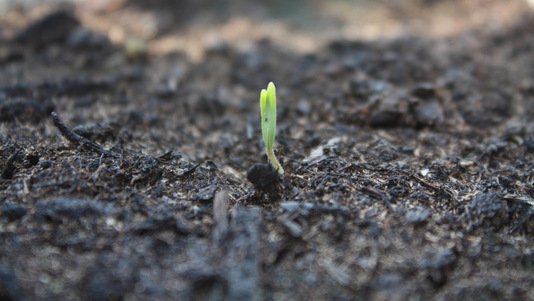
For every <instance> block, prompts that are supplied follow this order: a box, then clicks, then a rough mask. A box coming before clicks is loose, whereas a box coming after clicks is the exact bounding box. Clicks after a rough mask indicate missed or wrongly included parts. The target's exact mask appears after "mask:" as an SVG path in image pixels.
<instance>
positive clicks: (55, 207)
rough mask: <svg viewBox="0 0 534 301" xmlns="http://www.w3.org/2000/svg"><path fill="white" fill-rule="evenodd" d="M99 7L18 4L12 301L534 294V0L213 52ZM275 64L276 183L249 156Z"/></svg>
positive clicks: (4, 197) (3, 113)
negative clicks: (362, 31) (253, 170)
mask: <svg viewBox="0 0 534 301" xmlns="http://www.w3.org/2000/svg"><path fill="white" fill-rule="evenodd" d="M119 2H120V1H119ZM421 2H424V1H421ZM428 2H432V1H428ZM436 2H438V1H436ZM134 3H135V2H134ZM157 3H159V4H160V5H162V7H163V8H165V5H168V3H167V4H166V2H165V1H161V3H160V2H157ZM184 3H188V2H187V1H184ZM511 3H515V2H513V1H511ZM184 5H186V4H184ZM413 5H423V4H420V3H419V4H413ZM424 5H440V4H439V3H438V4H434V3H431V4H424ZM510 5H512V4H510ZM516 6H517V7H522V6H520V5H519V4H516ZM417 7H418V6H417ZM191 9H193V10H194V9H198V8H197V7H196V6H195V7H193V8H191ZM102 10H103V12H100V13H99V14H96V13H95V14H93V15H84V14H83V13H79V12H78V13H77V15H76V16H77V17H72V15H70V14H64V13H56V14H53V15H52V16H50V15H49V17H48V19H47V21H45V22H48V23H44V24H43V23H39V21H37V23H35V22H36V21H35V20H36V19H35V18H33V17H31V16H33V15H32V14H31V11H32V10H22V11H15V12H10V13H9V14H8V13H6V15H5V16H4V17H3V19H2V24H3V25H4V26H3V28H2V30H1V31H0V33H2V34H3V42H2V44H0V83H1V85H0V86H1V87H0V171H1V179H0V239H1V244H0V299H2V300H183V299H191V300H199V299H201V300H202V299H205V300H220V299H221V298H223V297H224V298H226V299H228V300H251V299H257V300H306V299H308V300H359V299H361V300H367V299H369V298H373V299H376V300H405V299H413V300H432V299H435V300H492V299H493V300H504V299H515V300H534V290H533V288H532V285H533V284H534V238H533V233H534V209H533V204H534V121H533V116H534V55H533V53H534V31H533V30H532V29H533V28H534V17H533V16H532V14H531V13H530V12H529V11H528V10H527V7H526V5H525V6H524V7H523V12H522V13H518V14H516V15H515V17H514V18H510V19H509V20H508V21H509V22H508V21H507V22H505V23H506V24H505V25H502V24H501V25H499V26H496V27H492V26H482V27H472V28H468V29H467V30H464V31H463V32H462V33H452V32H449V34H452V35H438V34H437V33H436V35H435V36H432V35H427V36H423V35H419V34H405V31H404V30H402V31H401V34H400V35H397V37H396V38H377V37H375V38H374V39H367V40H366V41H365V42H363V41H356V42H355V41H349V40H346V39H340V40H339V39H338V40H336V41H330V42H327V43H325V45H326V46H324V47H322V48H321V47H319V48H318V49H316V50H313V51H312V52H309V53H307V54H303V53H301V52H299V51H297V50H296V48H298V47H290V46H289V45H283V44H280V43H278V42H276V41H272V40H266V39H264V40H255V38H256V37H253V38H254V39H253V42H251V43H248V44H247V43H245V44H246V47H241V46H242V44H243V43H237V42H236V44H229V43H225V41H224V40H215V41H210V42H209V43H207V44H208V47H207V48H206V49H204V50H205V51H204V52H203V53H202V55H196V56H195V55H193V56H188V55H187V54H186V53H183V52H178V53H169V52H171V51H166V54H165V55H156V54H154V53H160V54H161V51H160V50H161V49H166V50H169V47H163V46H161V45H165V41H167V42H168V40H166V39H160V40H159V42H158V43H159V44H158V45H159V46H154V44H150V45H149V46H150V47H152V48H149V52H148V53H147V52H146V50H145V47H144V46H145V45H144V43H143V42H142V41H141V42H139V41H137V40H135V41H125V40H123V42H124V43H125V44H126V45H127V46H126V47H122V46H119V45H117V44H113V43H111V42H110V40H109V39H108V36H105V35H102V34H99V33H97V30H96V29H95V30H93V29H92V27H90V26H89V25H87V24H89V23H91V22H93V23H95V22H96V21H95V18H97V17H99V18H102V20H105V16H106V14H114V13H113V11H111V12H109V11H106V10H105V9H102ZM162 10H164V9H162ZM49 11H50V10H49ZM512 11H514V12H516V11H515V10H513V9H512ZM517 11H520V10H517ZM227 13H228V12H227ZM115 14H116V13H115ZM503 14H504V12H503ZM510 14H511V13H510ZM182 15H183V16H184V15H185V16H186V15H187V14H184V13H182ZM24 16H26V19H24V18H23V17H24ZM95 16H96V17H95ZM113 16H114V17H116V15H113ZM19 18H20V19H19ZM467 19H468V18H465V20H463V21H465V22H468V21H466V20H467ZM88 20H89V21H88ZM90 20H92V21H90ZM108 21H109V20H108ZM486 21H487V22H489V23H491V24H495V23H493V21H492V20H489V21H488V20H486ZM183 22H193V21H190V20H184V21H183ZM480 22H481V21H480ZM96 23H98V22H96ZM104 23H105V22H100V24H104ZM208 23H209V22H208ZM245 23H246V22H245ZM475 23H476V22H475ZM489 23H488V24H489ZM79 24H80V25H79ZM231 24H233V25H232V26H230V25H229V27H230V28H234V29H235V27H236V26H237V27H239V26H238V25H236V24H235V23H231ZM240 24H241V23H240ZM446 24H448V23H446ZM434 25H435V26H437V25H436V24H434ZM434 25H432V26H434ZM204 26H206V25H204ZM412 27H414V30H413V31H412V33H417V32H419V31H420V30H421V27H417V25H413V26H412ZM258 28H259V27H258ZM436 28H437V27H436ZM167 30H169V29H167ZM224 30H226V29H224V28H223V31H224ZM258 30H259V29H258ZM429 30H430V29H429ZM185 32H186V31H185V30H182V33H183V34H184V35H187V34H191V32H189V33H185ZM397 33H398V32H397ZM244 34H246V31H244ZM117 35H118V37H116V36H115V37H116V38H117V39H119V40H120V39H121V35H120V34H117ZM285 35H287V36H289V37H290V36H291V32H286V33H285ZM324 36H328V35H324ZM324 36H323V37H324ZM113 37H114V36H111V38H112V39H113ZM308 37H309V36H308ZM155 39H157V37H156V38H155ZM295 39H297V38H295ZM303 40H304V41H308V40H307V38H303ZM154 43H156V42H154ZM192 43H193V42H192ZM171 44H172V43H171ZM237 46H239V47H237ZM170 48H172V47H170ZM185 48H187V47H185ZM186 50H187V49H186ZM184 51H185V50H184ZM164 52H165V51H164ZM270 80H273V81H275V82H276V84H277V87H278V97H279V109H278V110H279V112H278V115H279V120H278V125H279V129H278V136H277V141H278V147H277V154H278V158H279V159H280V160H281V161H282V164H283V166H284V168H285V170H286V174H285V176H284V177H283V179H281V180H280V182H279V183H277V184H276V185H275V186H276V187H275V188H273V189H272V190H271V191H267V192H265V191H258V190H256V189H255V188H254V186H253V185H252V184H251V183H250V182H249V181H248V180H247V178H246V173H247V170H248V169H249V168H250V167H251V166H252V165H253V164H255V163H264V162H265V160H266V159H265V157H264V156H263V155H262V153H263V150H262V145H261V143H260V127H259V101H258V97H259V91H260V89H261V88H263V87H265V86H266V84H267V82H268V81H270ZM52 112H56V113H57V115H54V116H56V117H55V118H53V117H52V116H53V115H52V114H51V113H52ZM63 123H64V124H63ZM222 296H223V297H222Z"/></svg>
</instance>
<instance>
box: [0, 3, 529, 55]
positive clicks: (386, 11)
mask: <svg viewBox="0 0 534 301" xmlns="http://www.w3.org/2000/svg"><path fill="white" fill-rule="evenodd" d="M57 7H65V8H67V9H72V10H74V11H75V12H76V14H77V15H78V17H79V18H80V19H81V20H82V22H83V23H84V25H85V26H87V27H89V28H91V29H93V30H97V31H100V32H103V33H105V34H106V35H108V36H109V37H110V39H111V40H112V41H113V42H115V43H118V44H121V43H124V42H125V41H126V40H127V39H128V38H136V39H141V40H142V41H145V42H147V45H148V46H149V49H150V51H151V52H152V53H153V54H164V53H169V52H173V51H186V52H187V53H188V54H189V55H190V57H192V58H193V59H198V58H200V57H201V56H202V53H203V49H205V47H206V46H210V45H211V46H212V45H214V44H217V43H220V42H223V41H224V42H229V43H232V44H233V45H236V46H238V47H247V45H248V44H249V43H250V42H251V41H252V40H257V39H260V38H264V37H270V38H272V39H273V40H274V41H276V42H278V43H279V44H282V45H286V46H287V47H290V48H292V49H294V50H299V51H313V50H314V49H317V47H320V46H322V45H324V43H325V42H326V41H330V40H332V39H341V38H349V39H365V40H372V39H377V38H393V37H397V36H399V35H404V34H410V35H424V36H447V35H457V34H461V33H463V32H467V31H468V30H469V31H473V30H477V29H488V28H490V29H496V30H499V28H502V27H505V26H506V25H509V24H510V23H511V22H513V21H514V20H516V19H518V18H519V17H520V16H521V15H524V14H528V13H532V9H531V7H529V4H528V1H527V0H508V1H502V0H501V1H499V0H449V1H444V0H405V1H401V0H382V1H366V0H353V1H350V0H334V1H327V0H308V1H306V0H296V1H282V0H270V1H244V0H225V1H207V0H200V1H198V0H195V1H194V0H180V1H172V0H156V1H145V0H95V1H84V0H78V1H75V0H73V1H60V0H47V1H36V0H16V1H15V0H11V1H10V0H4V1H0V12H1V14H0V26H1V27H4V28H10V29H11V31H6V30H3V31H1V34H2V36H3V37H9V36H11V35H12V34H13V31H15V30H14V29H17V28H21V27H23V26H24V24H27V22H28V20H27V19H28V18H37V17H39V16H42V15H44V14H46V13H47V12H49V11H51V10H53V9H56V8H57Z"/></svg>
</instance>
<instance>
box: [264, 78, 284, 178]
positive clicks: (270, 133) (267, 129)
mask: <svg viewBox="0 0 534 301" xmlns="http://www.w3.org/2000/svg"><path fill="white" fill-rule="evenodd" d="M260 108H261V136H262V138H263V144H265V153H266V154H267V158H268V159H269V162H270V163H271V166H272V167H273V168H274V169H275V170H276V171H278V173H279V174H281V175H283V174H284V169H283V168H282V165H280V162H278V159H276V156H275V155H274V150H273V147H274V138H275V135H276V87H275V86H274V84H273V83H272V82H270V83H269V84H268V85H267V90H265V89H262V90H261V93H260Z"/></svg>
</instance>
